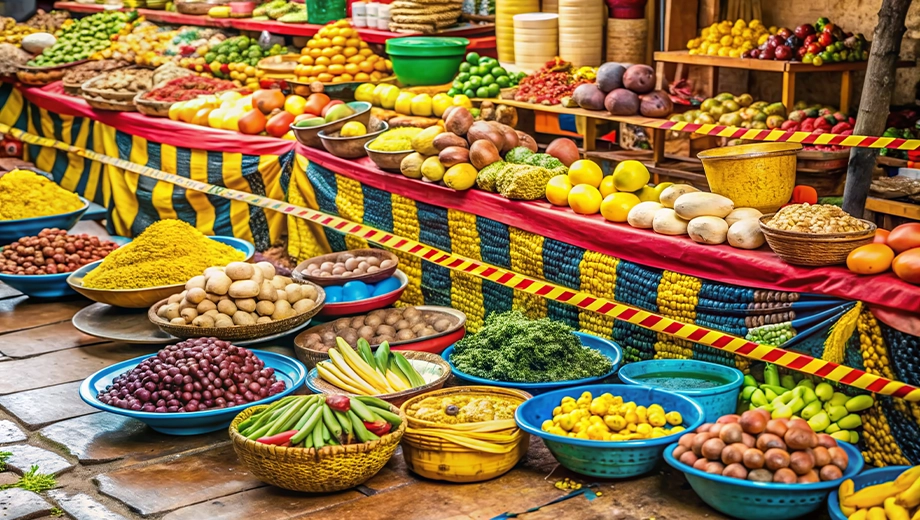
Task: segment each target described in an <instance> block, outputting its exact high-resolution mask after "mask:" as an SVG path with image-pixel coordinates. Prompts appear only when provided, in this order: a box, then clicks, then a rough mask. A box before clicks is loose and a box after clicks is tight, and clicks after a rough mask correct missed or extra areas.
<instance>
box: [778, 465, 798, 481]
mask: <svg viewBox="0 0 920 520" xmlns="http://www.w3.org/2000/svg"><path fill="white" fill-rule="evenodd" d="M797 478H798V476H797V475H796V474H795V472H794V471H792V470H791V469H789V468H780V469H778V470H776V473H774V474H773V482H776V483H777V484H795V481H796V479H797Z"/></svg>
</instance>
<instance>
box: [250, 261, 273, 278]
mask: <svg viewBox="0 0 920 520" xmlns="http://www.w3.org/2000/svg"><path fill="white" fill-rule="evenodd" d="M255 266H256V267H258V268H259V270H260V271H262V276H263V277H265V279H266V280H271V279H272V278H274V277H275V266H274V265H272V263H271V262H257V263H256V265H255Z"/></svg>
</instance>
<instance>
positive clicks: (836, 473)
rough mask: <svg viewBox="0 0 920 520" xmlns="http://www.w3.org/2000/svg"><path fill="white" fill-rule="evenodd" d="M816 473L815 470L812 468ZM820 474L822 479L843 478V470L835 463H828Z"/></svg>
mask: <svg viewBox="0 0 920 520" xmlns="http://www.w3.org/2000/svg"><path fill="white" fill-rule="evenodd" d="M812 473H814V470H812ZM818 476H819V477H821V480H837V479H839V478H843V472H842V471H840V468H838V467H837V466H835V465H833V464H828V465H827V466H824V467H823V468H821V471H820V472H819V473H818Z"/></svg>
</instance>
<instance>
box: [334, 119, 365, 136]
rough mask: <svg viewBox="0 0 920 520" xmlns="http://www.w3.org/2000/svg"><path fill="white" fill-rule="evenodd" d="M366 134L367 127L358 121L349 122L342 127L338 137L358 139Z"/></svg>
mask: <svg viewBox="0 0 920 520" xmlns="http://www.w3.org/2000/svg"><path fill="white" fill-rule="evenodd" d="M366 133H367V127H366V126H364V124H363V123H361V122H360V121H349V122H347V123H345V124H344V125H343V126H342V131H341V132H339V135H341V136H342V137H358V136H360V135H364V134H366Z"/></svg>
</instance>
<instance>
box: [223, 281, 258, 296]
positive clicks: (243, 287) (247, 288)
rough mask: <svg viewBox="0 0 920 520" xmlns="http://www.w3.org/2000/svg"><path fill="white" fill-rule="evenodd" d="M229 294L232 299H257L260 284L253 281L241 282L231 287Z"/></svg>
mask: <svg viewBox="0 0 920 520" xmlns="http://www.w3.org/2000/svg"><path fill="white" fill-rule="evenodd" d="M227 294H229V295H230V297H231V298H255V297H256V296H258V295H259V284H257V283H255V282H253V281H252V280H239V281H237V282H233V283H232V284H231V285H230V289H229V290H228V291H227Z"/></svg>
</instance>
